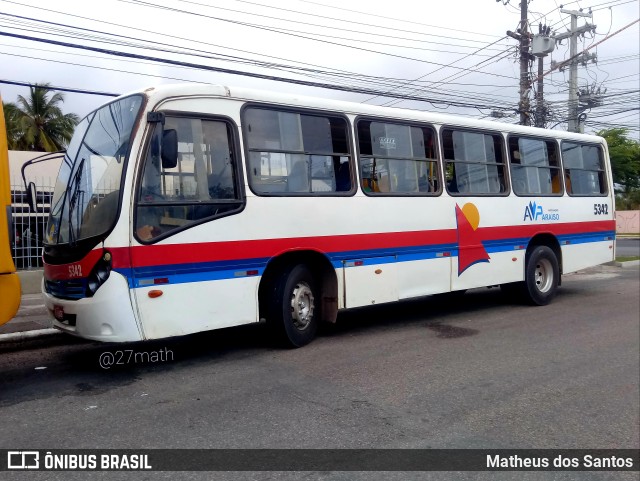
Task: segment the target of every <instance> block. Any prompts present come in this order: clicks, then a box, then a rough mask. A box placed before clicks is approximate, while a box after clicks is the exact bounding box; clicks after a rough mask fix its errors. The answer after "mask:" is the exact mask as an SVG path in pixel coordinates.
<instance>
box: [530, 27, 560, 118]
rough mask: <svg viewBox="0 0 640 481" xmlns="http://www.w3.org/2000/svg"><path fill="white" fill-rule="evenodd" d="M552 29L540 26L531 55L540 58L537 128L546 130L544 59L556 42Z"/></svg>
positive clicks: (534, 37)
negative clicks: (551, 33)
mask: <svg viewBox="0 0 640 481" xmlns="http://www.w3.org/2000/svg"><path fill="white" fill-rule="evenodd" d="M550 32H551V27H548V26H546V25H544V26H543V25H542V24H540V25H538V34H537V35H534V36H533V41H532V42H531V53H532V54H533V55H534V56H535V57H538V80H537V82H538V87H537V89H536V127H540V128H544V126H545V124H546V120H547V119H546V114H547V112H546V110H547V109H546V108H545V105H544V57H546V56H547V55H548V54H550V53H551V52H553V49H554V47H555V40H554V39H553V38H551V37H550V36H549V33H550Z"/></svg>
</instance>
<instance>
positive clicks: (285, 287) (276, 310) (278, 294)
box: [265, 264, 320, 347]
mask: <svg viewBox="0 0 640 481" xmlns="http://www.w3.org/2000/svg"><path fill="white" fill-rule="evenodd" d="M269 293H270V295H269V296H268V298H267V299H265V301H266V303H267V305H268V311H267V312H268V314H267V322H268V324H269V325H270V327H271V329H272V331H273V333H274V334H275V336H276V339H277V340H278V341H280V342H281V343H284V344H285V345H286V346H288V347H302V346H304V345H306V344H309V343H310V342H311V341H312V340H313V339H314V338H315V336H316V331H317V330H318V315H319V312H318V308H317V302H318V300H319V299H320V297H319V296H318V295H317V294H318V291H317V290H316V284H315V282H314V279H313V276H312V275H311V272H309V269H308V268H307V266H305V265H304V264H297V265H293V266H289V267H288V268H286V269H284V270H283V271H282V272H280V274H279V275H277V276H275V277H274V279H273V284H272V285H271V286H270V289H269Z"/></svg>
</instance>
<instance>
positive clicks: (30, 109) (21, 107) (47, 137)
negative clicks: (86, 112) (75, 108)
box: [5, 84, 79, 152]
mask: <svg viewBox="0 0 640 481" xmlns="http://www.w3.org/2000/svg"><path fill="white" fill-rule="evenodd" d="M62 102H64V96H63V95H62V94H61V93H59V92H55V91H54V90H53V89H52V88H51V87H49V84H36V85H35V86H34V87H30V88H29V95H28V97H27V98H25V97H23V96H22V95H18V101H17V103H16V105H14V106H13V107H10V109H13V108H15V111H16V112H15V115H16V116H17V135H18V137H17V139H16V144H15V145H17V146H18V147H20V148H22V149H25V150H33V151H36V152H55V151H56V150H62V149H64V148H65V147H66V145H67V144H68V143H69V141H70V140H71V136H72V135H73V130H74V129H75V127H76V125H77V124H78V121H79V118H78V116H77V115H76V114H63V113H62V110H61V109H60V107H59V104H61V103H62ZM5 112H6V110H5ZM10 115H11V112H10ZM7 130H8V129H7Z"/></svg>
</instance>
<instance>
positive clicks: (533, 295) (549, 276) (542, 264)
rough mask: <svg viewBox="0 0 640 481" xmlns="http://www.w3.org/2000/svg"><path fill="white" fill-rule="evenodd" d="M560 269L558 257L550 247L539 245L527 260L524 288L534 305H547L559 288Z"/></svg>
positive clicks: (528, 298)
mask: <svg viewBox="0 0 640 481" xmlns="http://www.w3.org/2000/svg"><path fill="white" fill-rule="evenodd" d="M559 281H560V269H559V267H558V259H557V257H556V255H555V253H554V252H553V250H551V249H550V248H549V247H547V246H537V247H536V248H535V249H533V251H532V252H531V255H530V256H529V259H528V261H527V266H526V272H525V280H524V288H525V292H524V293H525V295H526V298H527V300H528V301H529V302H530V303H531V304H534V305H538V306H545V305H547V304H549V302H551V300H552V299H553V298H554V297H555V295H556V292H557V290H558V284H559Z"/></svg>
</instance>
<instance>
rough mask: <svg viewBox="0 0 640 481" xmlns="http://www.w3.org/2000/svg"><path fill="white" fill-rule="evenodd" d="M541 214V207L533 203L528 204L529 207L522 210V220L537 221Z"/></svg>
mask: <svg viewBox="0 0 640 481" xmlns="http://www.w3.org/2000/svg"><path fill="white" fill-rule="evenodd" d="M542 213H543V210H542V206H541V205H538V204H537V203H535V202H529V205H527V206H526V207H525V208H524V218H523V219H522V220H523V221H524V220H527V219H529V220H538V218H539V217H542Z"/></svg>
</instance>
